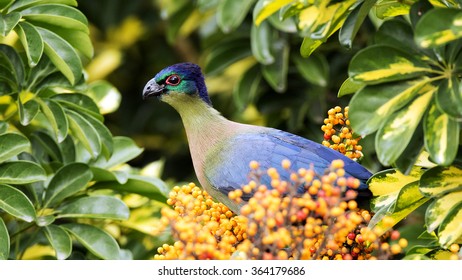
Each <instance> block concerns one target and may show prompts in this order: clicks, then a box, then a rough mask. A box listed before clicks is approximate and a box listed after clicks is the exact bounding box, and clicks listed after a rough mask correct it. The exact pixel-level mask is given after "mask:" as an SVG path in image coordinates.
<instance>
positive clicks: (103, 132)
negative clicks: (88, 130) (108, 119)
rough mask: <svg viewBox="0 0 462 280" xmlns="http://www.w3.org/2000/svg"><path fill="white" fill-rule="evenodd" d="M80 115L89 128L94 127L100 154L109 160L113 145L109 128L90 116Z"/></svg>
mask: <svg viewBox="0 0 462 280" xmlns="http://www.w3.org/2000/svg"><path fill="white" fill-rule="evenodd" d="M80 115H81V116H82V117H83V118H85V120H86V121H87V122H88V123H90V125H91V126H93V127H94V129H95V131H96V132H97V134H98V137H99V139H100V140H101V145H102V146H101V148H102V153H103V154H104V156H105V157H106V158H110V157H111V155H112V152H113V150H114V143H113V139H112V134H111V131H109V128H107V127H106V126H105V125H104V124H103V123H102V122H100V121H99V120H98V119H96V118H94V117H93V116H92V115H89V114H86V113H84V112H82V113H80Z"/></svg>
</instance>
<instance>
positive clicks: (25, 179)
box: [0, 160, 46, 185]
mask: <svg viewBox="0 0 462 280" xmlns="http://www.w3.org/2000/svg"><path fill="white" fill-rule="evenodd" d="M44 180H46V173H45V170H43V168H42V167H41V166H40V165H38V164H36V163H34V162H32V161H25V160H18V161H9V162H4V163H2V164H0V183H4V184H13V185H22V184H28V183H33V182H38V181H44Z"/></svg>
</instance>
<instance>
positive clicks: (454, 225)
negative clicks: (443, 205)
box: [438, 202, 462, 249]
mask: <svg viewBox="0 0 462 280" xmlns="http://www.w3.org/2000/svg"><path fill="white" fill-rule="evenodd" d="M461 235H462V202H459V203H458V204H456V205H455V206H453V207H452V208H451V210H450V211H449V213H448V214H447V215H446V217H445V218H444V220H443V221H442V222H441V225H440V226H439V228H438V238H439V243H440V244H441V246H442V247H443V248H445V249H446V248H448V247H449V246H451V245H452V244H453V243H455V242H456V241H457V240H458V239H459V238H460V237H461Z"/></svg>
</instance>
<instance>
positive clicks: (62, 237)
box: [45, 225, 72, 260]
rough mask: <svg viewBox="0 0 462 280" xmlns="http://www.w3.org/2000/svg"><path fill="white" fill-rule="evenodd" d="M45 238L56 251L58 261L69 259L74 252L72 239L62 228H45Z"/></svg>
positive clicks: (50, 226) (51, 226) (52, 226)
mask: <svg viewBox="0 0 462 280" xmlns="http://www.w3.org/2000/svg"><path fill="white" fill-rule="evenodd" d="M45 236H46V237H47V239H48V242H50V245H51V247H53V249H55V252H56V258H57V259H58V260H65V259H67V258H68V257H69V256H70V254H71V252H72V239H71V237H70V235H69V234H68V233H67V232H66V231H65V230H64V229H62V228H61V227H60V226H56V225H48V226H46V227H45Z"/></svg>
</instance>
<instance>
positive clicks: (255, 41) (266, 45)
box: [250, 22, 274, 65]
mask: <svg viewBox="0 0 462 280" xmlns="http://www.w3.org/2000/svg"><path fill="white" fill-rule="evenodd" d="M273 38H274V31H273V29H272V28H271V26H270V24H269V23H267V22H263V23H262V24H260V25H259V26H256V25H255V24H252V27H251V29H250V47H251V49H252V54H253V56H254V57H255V59H256V60H257V61H258V62H260V63H261V64H265V65H268V64H271V63H273V62H274V56H273V54H272V51H271V45H272V42H273Z"/></svg>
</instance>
